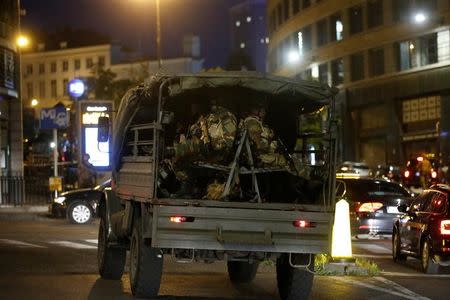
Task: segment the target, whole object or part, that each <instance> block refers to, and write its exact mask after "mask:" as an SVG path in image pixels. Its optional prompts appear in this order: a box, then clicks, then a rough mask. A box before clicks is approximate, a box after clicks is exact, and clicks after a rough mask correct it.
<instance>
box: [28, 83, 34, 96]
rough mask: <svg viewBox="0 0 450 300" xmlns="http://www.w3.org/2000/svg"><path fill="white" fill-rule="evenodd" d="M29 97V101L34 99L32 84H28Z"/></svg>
mask: <svg viewBox="0 0 450 300" xmlns="http://www.w3.org/2000/svg"><path fill="white" fill-rule="evenodd" d="M27 95H28V98H29V99H31V98H33V97H34V93H33V83H32V82H27Z"/></svg>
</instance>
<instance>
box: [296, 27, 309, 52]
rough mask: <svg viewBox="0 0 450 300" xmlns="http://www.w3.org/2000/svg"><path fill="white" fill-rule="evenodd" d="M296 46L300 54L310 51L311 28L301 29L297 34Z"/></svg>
mask: <svg viewBox="0 0 450 300" xmlns="http://www.w3.org/2000/svg"><path fill="white" fill-rule="evenodd" d="M298 44H299V50H300V49H301V51H300V53H301V54H302V53H305V52H308V51H311V49H312V34H311V26H307V27H305V28H303V29H302V30H301V31H300V32H299V34H298Z"/></svg>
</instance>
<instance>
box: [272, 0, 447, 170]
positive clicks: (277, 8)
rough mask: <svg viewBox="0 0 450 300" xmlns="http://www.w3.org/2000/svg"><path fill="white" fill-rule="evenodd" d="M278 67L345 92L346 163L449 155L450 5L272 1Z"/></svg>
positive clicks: (424, 0) (431, 0)
mask: <svg viewBox="0 0 450 300" xmlns="http://www.w3.org/2000/svg"><path fill="white" fill-rule="evenodd" d="M267 15H268V16H269V20H268V24H269V36H270V44H269V54H268V64H269V71H270V72H272V73H275V74H278V75H284V76H290V77H297V78H304V79H313V80H318V81H322V82H324V83H328V84H329V85H332V86H336V87H338V88H339V89H340V94H339V95H338V104H339V109H340V117H341V124H342V126H341V137H342V139H341V158H342V159H344V160H360V161H366V162H367V163H368V164H370V165H372V166H374V165H377V164H388V163H393V164H404V163H405V161H406V160H407V159H408V158H410V157H411V156H416V155H419V154H424V153H425V154H433V155H435V156H436V157H440V156H441V157H442V158H443V159H444V160H447V161H448V160H449V158H450V156H449V155H450V80H448V78H449V76H450V50H449V49H450V3H449V1H447V0H359V1H355V0H340V1H335V0H269V1H268V8H267Z"/></svg>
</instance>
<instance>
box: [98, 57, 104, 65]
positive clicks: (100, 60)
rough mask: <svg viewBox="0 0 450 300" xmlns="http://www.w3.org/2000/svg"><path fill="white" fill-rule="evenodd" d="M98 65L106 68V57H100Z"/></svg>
mask: <svg viewBox="0 0 450 300" xmlns="http://www.w3.org/2000/svg"><path fill="white" fill-rule="evenodd" d="M98 65H99V66H100V67H104V66H105V57H104V56H99V57H98Z"/></svg>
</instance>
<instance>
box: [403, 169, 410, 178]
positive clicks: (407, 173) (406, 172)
mask: <svg viewBox="0 0 450 300" xmlns="http://www.w3.org/2000/svg"><path fill="white" fill-rule="evenodd" d="M404 175H405V178H408V177H409V171H408V170H406V171H405V173H404Z"/></svg>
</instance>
